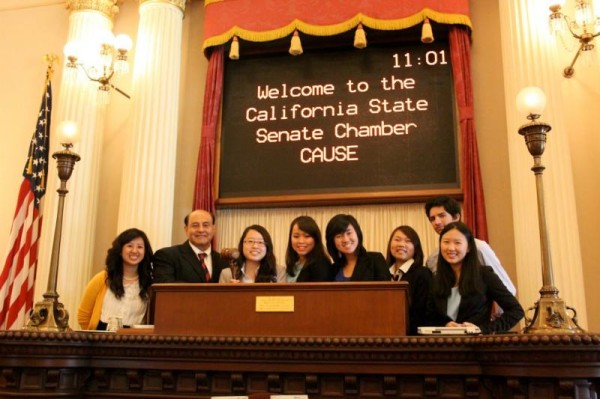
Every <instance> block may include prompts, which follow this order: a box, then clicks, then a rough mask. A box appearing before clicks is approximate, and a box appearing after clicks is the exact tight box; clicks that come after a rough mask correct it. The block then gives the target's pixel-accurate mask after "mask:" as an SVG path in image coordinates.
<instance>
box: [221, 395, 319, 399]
mask: <svg viewBox="0 0 600 399" xmlns="http://www.w3.org/2000/svg"><path fill="white" fill-rule="evenodd" d="M211 399H248V396H211ZM271 399H308V395H271Z"/></svg>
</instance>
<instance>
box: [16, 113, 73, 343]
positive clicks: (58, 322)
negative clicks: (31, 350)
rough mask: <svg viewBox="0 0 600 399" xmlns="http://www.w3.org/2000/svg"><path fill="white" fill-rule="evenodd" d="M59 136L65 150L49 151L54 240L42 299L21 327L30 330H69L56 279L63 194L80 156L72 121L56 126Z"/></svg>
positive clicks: (67, 315)
mask: <svg viewBox="0 0 600 399" xmlns="http://www.w3.org/2000/svg"><path fill="white" fill-rule="evenodd" d="M58 138H59V141H60V143H61V145H62V146H63V148H64V149H63V150H60V151H56V152H55V153H54V154H52V158H54V159H56V167H57V169H58V177H59V179H60V187H59V188H58V190H56V191H57V192H58V212H57V214H56V226H55V229H54V241H53V243H52V255H51V258H50V272H49V274H48V289H47V291H46V293H44V295H43V297H44V299H43V300H42V301H41V302H37V303H36V304H35V305H34V306H33V309H32V311H31V313H30V314H29V321H28V322H27V324H26V325H25V327H24V329H25V330H30V331H59V332H63V331H70V330H71V329H70V328H69V312H67V310H66V309H65V308H64V306H63V304H62V303H60V302H59V301H58V297H59V295H58V293H57V292H56V285H57V280H58V260H59V257H60V241H61V236H62V220H63V210H64V206H65V196H66V195H67V193H68V192H69V191H68V190H67V181H68V180H69V178H70V177H71V174H72V173H73V169H74V168H75V163H76V162H78V161H79V160H80V159H81V158H80V157H79V155H77V154H76V153H74V152H73V151H71V148H72V147H73V143H75V142H77V140H78V138H79V136H78V132H77V125H76V124H75V122H72V121H63V122H62V123H61V124H60V126H59V128H58Z"/></svg>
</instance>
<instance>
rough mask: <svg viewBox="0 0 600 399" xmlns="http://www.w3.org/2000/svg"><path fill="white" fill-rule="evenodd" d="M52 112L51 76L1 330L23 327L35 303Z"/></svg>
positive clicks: (18, 220) (0, 284)
mask: <svg viewBox="0 0 600 399" xmlns="http://www.w3.org/2000/svg"><path fill="white" fill-rule="evenodd" d="M51 112H52V85H51V83H50V78H49V75H48V78H47V79H46V88H45V91H44V96H43V98H42V105H41V106H40V113H39V115H38V119H37V124H36V127H35V133H33V137H32V138H31V143H30V144H29V153H28V155H27V162H26V163H25V169H24V170H23V182H22V183H21V189H20V190H19V199H18V201H17V207H16V210H15V216H14V218H13V223H12V227H11V230H10V237H9V239H8V249H7V253H6V257H5V261H4V266H3V267H2V270H1V273H0V329H3V330H11V329H20V328H21V327H23V325H24V324H25V322H26V319H27V314H28V313H29V311H30V310H31V308H32V306H33V287H34V283H35V273H36V268H37V261H38V239H39V237H40V233H41V231H42V200H43V197H44V194H45V193H46V176H47V175H48V146H49V143H50V114H51Z"/></svg>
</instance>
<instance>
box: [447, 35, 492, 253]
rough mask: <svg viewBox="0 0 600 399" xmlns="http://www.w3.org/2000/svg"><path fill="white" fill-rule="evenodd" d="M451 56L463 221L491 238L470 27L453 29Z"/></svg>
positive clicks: (480, 233)
mask: <svg viewBox="0 0 600 399" xmlns="http://www.w3.org/2000/svg"><path fill="white" fill-rule="evenodd" d="M450 56H451V58H452V75H453V76H454V90H455V92H456V98H457V101H458V116H459V118H460V137H461V144H462V153H461V161H462V162H461V164H462V169H461V180H462V187H463V193H464V199H463V221H464V222H465V223H467V224H469V225H470V226H471V229H472V230H473V234H474V235H475V236H476V237H478V238H480V239H482V240H484V241H488V234H487V222H486V218H485V201H484V198H483V184H482V183H481V169H480V168H479V151H478V150H477V135H476V132H475V123H474V122H473V86H472V84H471V40H470V37H469V32H468V30H467V29H466V28H464V27H462V26H456V25H454V26H452V27H451V28H450Z"/></svg>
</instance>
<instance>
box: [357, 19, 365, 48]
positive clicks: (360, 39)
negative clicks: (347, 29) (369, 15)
mask: <svg viewBox="0 0 600 399" xmlns="http://www.w3.org/2000/svg"><path fill="white" fill-rule="evenodd" d="M354 47H356V48H365V47H367V34H366V33H365V30H364V29H363V26H362V24H358V26H357V27H356V32H354Z"/></svg>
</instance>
